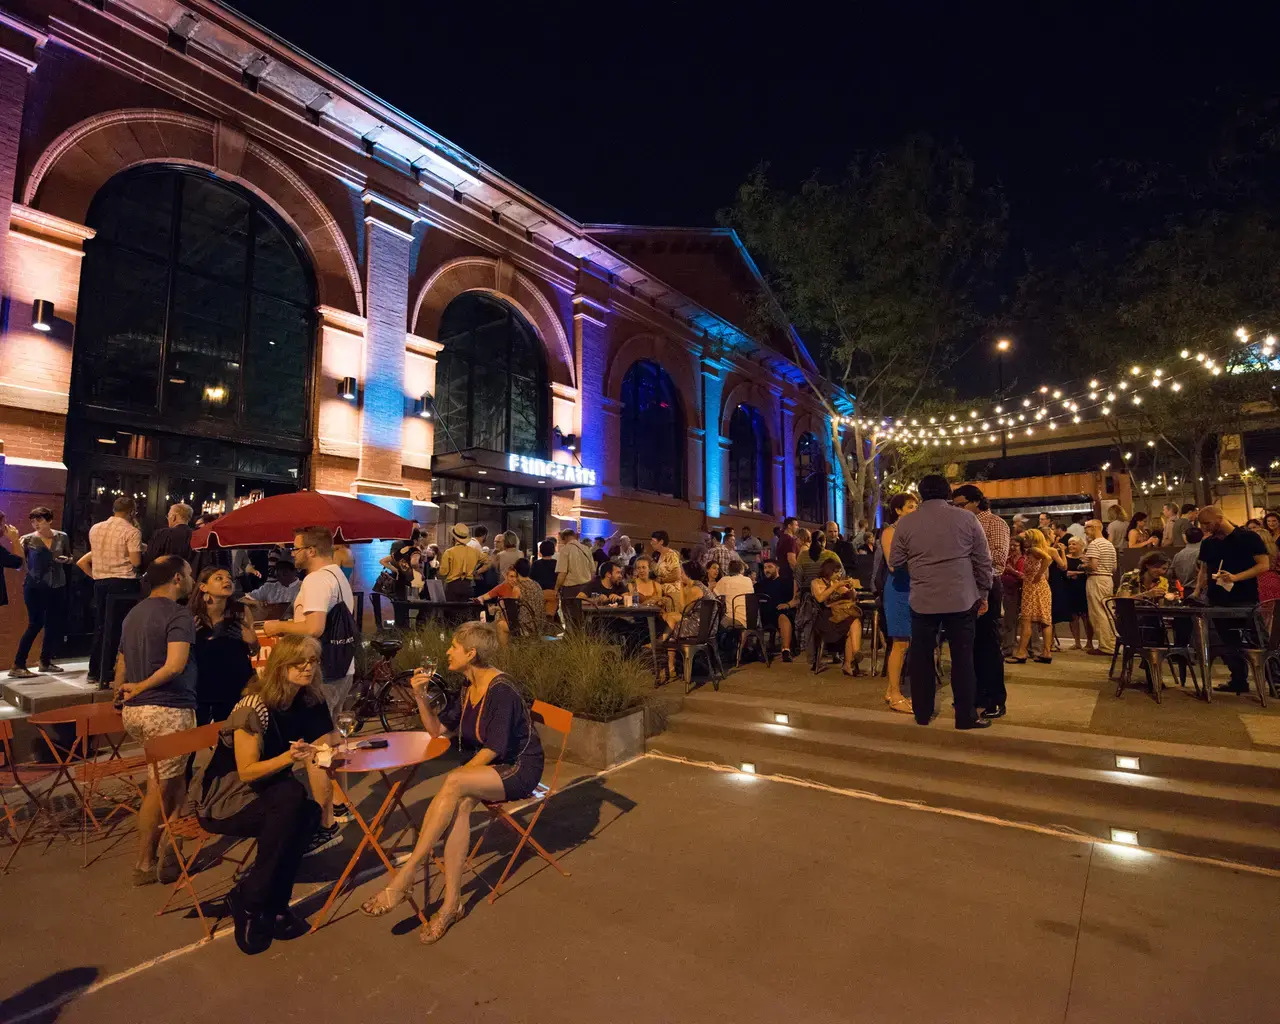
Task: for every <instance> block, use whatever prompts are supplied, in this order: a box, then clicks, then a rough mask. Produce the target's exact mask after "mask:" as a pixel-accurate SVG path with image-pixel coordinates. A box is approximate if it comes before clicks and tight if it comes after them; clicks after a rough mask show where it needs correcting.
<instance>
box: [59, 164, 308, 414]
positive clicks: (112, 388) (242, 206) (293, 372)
mask: <svg viewBox="0 0 1280 1024" xmlns="http://www.w3.org/2000/svg"><path fill="white" fill-rule="evenodd" d="M88 221H89V226H90V227H92V228H94V229H95V231H96V232H97V234H96V235H95V237H94V238H93V239H92V240H91V241H90V242H88V243H86V245H85V259H84V267H83V272H82V275H81V289H80V308H79V317H78V323H77V331H76V359H75V374H74V378H75V379H74V388H75V394H76V399H77V403H78V404H79V405H80V406H81V407H82V408H83V410H84V411H85V412H86V413H87V414H88V415H90V416H92V417H96V416H98V415H99V414H106V415H107V416H108V417H109V418H110V417H111V414H121V413H129V414H140V415H141V416H142V417H143V419H142V420H141V421H138V420H136V419H133V418H132V416H131V417H130V418H129V420H128V421H127V422H129V423H130V424H136V423H137V422H144V423H145V422H148V420H149V417H151V416H153V415H154V417H155V418H156V419H155V422H156V424H157V425H160V426H163V427H165V428H168V429H176V430H177V431H179V432H180V433H184V434H204V435H217V436H223V437H225V436H227V434H228V431H229V430H230V431H231V432H233V433H234V432H241V433H245V434H250V435H258V436H261V435H268V436H270V435H276V436H283V437H292V438H302V437H304V436H305V435H306V434H307V432H308V430H307V428H308V424H309V421H310V416H309V413H310V401H309V395H308V381H309V378H310V372H309V371H310V365H311V345H312V338H313V335H314V333H315V332H314V328H313V322H312V311H313V309H314V306H315V299H314V293H313V288H312V280H311V273H310V269H309V267H308V266H307V264H306V260H305V257H304V255H303V253H302V250H301V248H300V247H299V246H298V244H297V242H296V240H295V239H294V238H293V236H292V233H291V232H290V231H289V229H288V228H287V227H286V226H285V225H284V224H283V223H282V222H281V221H280V219H279V218H278V217H277V216H276V215H275V213H274V212H273V211H272V210H270V208H268V207H267V206H266V205H265V204H264V203H262V202H261V201H260V200H259V199H258V198H257V197H255V196H254V195H253V194H252V193H250V192H248V191H246V190H245V189H242V188H239V187H238V186H235V185H231V184H228V183H227V182H224V181H220V180H218V179H217V178H215V177H213V176H212V175H209V174H206V173H203V172H199V171H193V170H189V169H179V168H173V167H163V166H156V167H147V168H143V169H141V170H138V171H131V172H126V173H125V174H122V175H120V176H118V177H116V178H114V179H112V180H111V181H109V182H108V183H107V184H106V185H105V186H104V187H103V189H102V191H101V192H99V193H98V195H97V197H96V198H95V199H94V201H93V204H92V206H91V208H90V210H89V217H88ZM115 418H119V417H118V415H117V416H116V417H115Z"/></svg>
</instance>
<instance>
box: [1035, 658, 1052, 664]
mask: <svg viewBox="0 0 1280 1024" xmlns="http://www.w3.org/2000/svg"><path fill="white" fill-rule="evenodd" d="M1031 660H1032V661H1034V662H1035V663H1036V664H1037V665H1052V664H1053V659H1052V658H1032V659H1031Z"/></svg>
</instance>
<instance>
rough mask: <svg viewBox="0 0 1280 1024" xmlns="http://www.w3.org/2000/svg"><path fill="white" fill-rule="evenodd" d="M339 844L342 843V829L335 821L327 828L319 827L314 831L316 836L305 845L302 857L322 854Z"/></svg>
mask: <svg viewBox="0 0 1280 1024" xmlns="http://www.w3.org/2000/svg"><path fill="white" fill-rule="evenodd" d="M340 842H342V828H341V827H340V826H339V825H338V823H337V822H336V821H335V822H334V823H333V824H332V825H330V826H329V827H328V828H325V827H324V826H323V825H321V826H320V827H319V828H318V829H316V834H315V835H313V836H312V837H311V842H309V843H308V844H307V849H306V852H305V853H303V855H302V856H304V857H310V856H311V855H312V854H313V853H322V852H323V851H325V850H328V849H331V848H332V847H334V846H337V845H338V844H339V843H340Z"/></svg>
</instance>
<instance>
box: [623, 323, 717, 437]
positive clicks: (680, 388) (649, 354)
mask: <svg viewBox="0 0 1280 1024" xmlns="http://www.w3.org/2000/svg"><path fill="white" fill-rule="evenodd" d="M642 359H648V360H650V361H651V362H654V363H657V364H658V365H659V366H661V367H662V368H663V369H664V370H666V371H667V376H669V377H670V378H671V382H672V383H673V384H675V386H676V391H677V392H678V393H679V395H680V402H681V404H682V405H683V406H684V409H683V410H681V411H682V412H683V413H684V424H685V427H686V429H690V430H698V429H701V427H702V403H701V402H699V401H698V387H697V385H698V373H697V365H698V364H697V361H696V360H695V359H694V357H693V356H692V355H690V354H689V352H687V351H686V350H685V349H683V348H681V347H680V346H679V345H677V344H675V342H673V341H671V340H670V339H668V338H664V337H663V336H662V335H658V334H636V335H633V336H632V337H630V338H628V339H627V340H626V341H624V342H623V343H622V344H621V345H619V346H618V349H617V351H616V352H614V354H613V358H612V359H611V360H610V362H609V369H608V372H607V373H606V375H605V386H604V396H605V398H611V399H613V400H614V401H615V402H616V401H618V400H619V399H620V398H621V396H622V381H623V379H624V378H625V377H626V375H627V371H628V370H630V369H631V367H633V366H634V365H635V364H636V363H638V362H639V361H640V360H642Z"/></svg>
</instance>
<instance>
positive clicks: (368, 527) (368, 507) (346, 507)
mask: <svg viewBox="0 0 1280 1024" xmlns="http://www.w3.org/2000/svg"><path fill="white" fill-rule="evenodd" d="M300 526H327V527H328V528H329V529H330V530H332V531H333V536H334V539H335V540H337V541H340V542H345V543H347V544H352V543H355V542H356V541H362V540H400V539H401V538H403V539H406V540H407V539H408V538H409V537H410V536H411V535H412V534H413V521H412V520H410V519H404V518H402V517H401V516H398V515H395V514H394V513H392V512H388V511H387V510H386V509H385V508H380V507H378V506H377V505H374V504H372V503H371V502H368V501H361V500H360V499H358V498H348V497H345V496H343V495H340V494H321V493H319V492H318V491H297V492H295V493H293V494H277V495H276V496H275V497H273V498H263V499H261V500H260V501H255V502H253V503H252V504H249V505H244V506H242V507H241V508H238V509H236V510H235V511H234V512H228V513H227V514H226V515H225V516H221V517H220V518H219V519H218V520H217V521H216V522H214V523H211V524H209V525H208V526H202V527H200V529H198V530H196V531H195V533H193V534H192V535H191V546H192V547H193V548H197V549H199V548H205V547H208V546H209V538H210V537H213V538H215V539H216V540H217V543H218V546H219V547H224V548H246V547H265V546H267V545H270V544H292V543H293V535H294V531H295V530H297V529H298V527H300Z"/></svg>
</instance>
